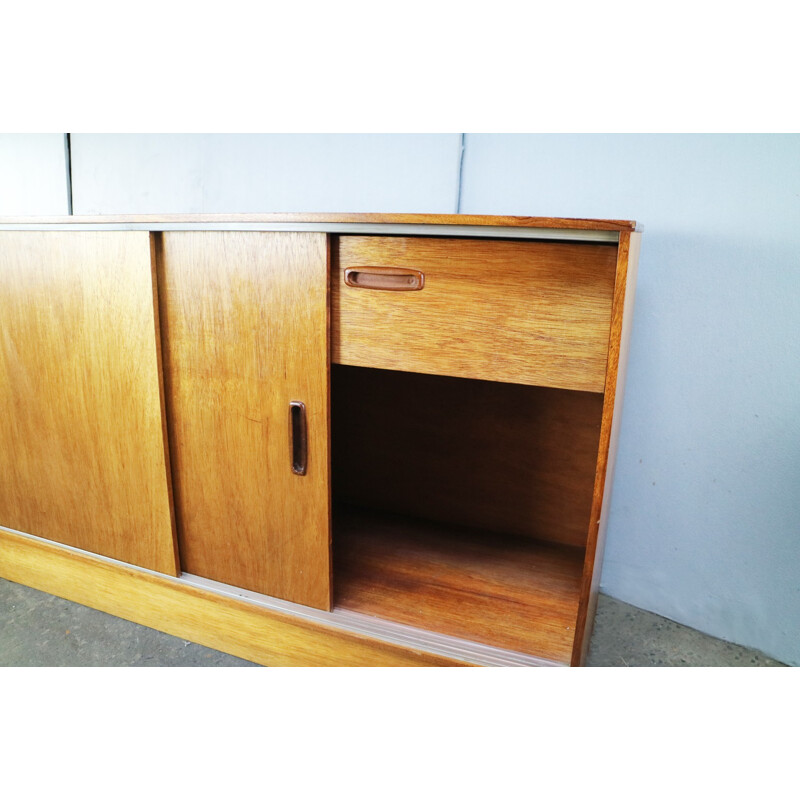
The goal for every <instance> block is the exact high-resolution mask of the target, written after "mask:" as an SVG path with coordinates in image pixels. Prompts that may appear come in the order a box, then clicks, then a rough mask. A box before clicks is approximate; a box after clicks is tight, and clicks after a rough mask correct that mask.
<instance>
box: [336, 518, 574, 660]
mask: <svg viewBox="0 0 800 800" xmlns="http://www.w3.org/2000/svg"><path fill="white" fill-rule="evenodd" d="M334 539H335V541H334V554H335V561H336V566H335V574H336V586H335V603H336V607H337V608H347V609H351V610H353V611H359V612H361V613H365V614H371V615H373V616H376V617H380V618H383V619H390V620H394V621H395V622H401V623H405V624H408V625H413V626H415V627H419V628H423V629H426V630H432V631H436V632H438V633H444V634H448V635H450V636H458V637H463V638H466V639H470V640H472V641H476V642H483V643H485V644H490V645H494V646H496V647H503V648H506V649H509V650H514V651H518V652H522V653H529V654H531V655H535V656H539V657H541V658H546V659H551V660H553V661H557V662H562V663H563V662H568V661H569V658H570V655H571V653H572V644H573V637H574V635H575V619H576V616H577V612H578V598H579V595H580V577H581V568H582V566H583V550H582V549H580V548H575V547H563V546H557V545H548V544H541V543H537V542H532V541H530V540H527V539H523V538H521V537H513V536H509V537H504V538H503V539H502V540H501V541H498V537H497V536H495V535H490V536H485V535H483V534H482V533H481V532H476V531H472V530H465V529H459V528H450V527H447V526H441V525H437V524H435V523H430V522H423V521H418V520H413V519H410V518H404V517H394V516H391V515H385V514H378V513H374V512H372V513H370V512H365V511H360V510H355V509H340V508H339V507H337V508H336V510H335V512H334Z"/></svg>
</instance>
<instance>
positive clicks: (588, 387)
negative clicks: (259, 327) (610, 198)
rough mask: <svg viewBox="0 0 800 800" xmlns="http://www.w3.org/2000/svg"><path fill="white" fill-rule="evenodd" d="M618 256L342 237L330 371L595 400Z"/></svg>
mask: <svg viewBox="0 0 800 800" xmlns="http://www.w3.org/2000/svg"><path fill="white" fill-rule="evenodd" d="M616 253H617V248H616V245H606V244H572V243H562V242H556V243H551V242H520V241H501V240H494V241H487V240H484V239H444V238H442V239H434V238H415V237H389V236H386V237H384V236H342V237H340V238H339V242H338V254H337V255H338V257H337V258H336V260H335V262H334V266H335V269H334V270H333V273H332V298H331V300H332V314H333V318H332V360H333V361H334V362H335V363H339V364H349V365H352V366H361V367H377V368H382V369H393V370H401V371H405V372H422V373H434V374H439V375H453V376H457V377H462V378H479V379H484V380H493V381H504V382H507V383H522V384H533V385H540V386H553V387H557V388H563V389H576V390H582V391H591V392H602V391H603V389H604V382H605V373H606V359H607V353H608V338H609V328H610V323H611V301H612V296H613V292H614V272H615V265H616ZM368 267H375V268H378V269H376V270H375V271H374V272H371V271H370V270H368V269H366V268H368ZM381 268H383V270H385V271H382V270H381ZM387 268H389V270H387ZM391 268H393V269H391ZM348 270H350V271H351V272H350V273H348ZM361 270H363V271H361ZM346 276H347V281H348V282H347V283H346V282H345V278H346ZM348 284H351V285H348ZM374 287H378V288H374ZM383 287H386V288H383ZM387 288H393V289H400V290H394V291H389V290H386V289H387Z"/></svg>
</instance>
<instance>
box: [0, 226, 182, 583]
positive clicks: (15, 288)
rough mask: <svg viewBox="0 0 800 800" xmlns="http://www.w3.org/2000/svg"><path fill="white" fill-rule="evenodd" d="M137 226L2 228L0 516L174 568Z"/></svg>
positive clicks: (153, 346) (154, 331) (148, 259)
mask: <svg viewBox="0 0 800 800" xmlns="http://www.w3.org/2000/svg"><path fill="white" fill-rule="evenodd" d="M153 290H154V273H153V255H152V251H151V241H150V237H149V235H148V234H147V233H138V232H137V233H109V232H74V233H71V232H70V233H56V232H52V233H51V232H48V233H41V232H0V320H1V322H0V476H2V477H1V478H0V524H2V525H5V526H7V527H10V528H14V529H16V530H21V531H25V532H27V533H32V534H35V535H38V536H43V537H45V538H48V539H52V540H54V541H57V542H63V543H65V544H69V545H72V546H74V547H80V548H83V549H85V550H90V551H92V552H95V553H101V554H103V555H107V556H110V557H112V558H116V559H119V560H121V561H127V562H130V563H133V564H138V565H140V566H144V567H148V568H150V569H153V570H158V571H161V572H166V573H170V574H173V575H174V574H176V570H177V560H176V552H175V540H174V535H173V524H172V513H171V498H170V486H169V476H168V468H167V467H168V465H167V462H166V454H165V440H164V430H163V427H162V396H161V392H160V386H159V380H160V370H159V361H158V359H159V347H158V340H157V337H158V324H157V323H158V319H157V309H156V308H155V298H154V293H153Z"/></svg>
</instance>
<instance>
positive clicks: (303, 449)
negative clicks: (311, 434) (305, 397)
mask: <svg viewBox="0 0 800 800" xmlns="http://www.w3.org/2000/svg"><path fill="white" fill-rule="evenodd" d="M289 438H290V439H291V449H292V453H291V457H292V472H294V474H295V475H305V474H306V469H307V466H308V426H307V424H306V407H305V404H304V403H301V402H300V401H299V400H293V401H292V402H291V403H289Z"/></svg>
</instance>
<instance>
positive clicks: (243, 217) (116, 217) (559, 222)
mask: <svg viewBox="0 0 800 800" xmlns="http://www.w3.org/2000/svg"><path fill="white" fill-rule="evenodd" d="M32 221H36V222H37V223H41V224H47V223H53V224H60V225H63V224H71V225H74V224H78V225H80V224H87V223H89V224H91V223H94V222H103V223H110V224H116V223H126V222H145V223H146V222H157V223H162V222H187V223H191V222H200V223H203V222H207V223H212V222H213V223H217V222H237V223H247V222H253V223H278V222H281V223H282V222H290V223H291V222H298V223H303V222H310V223H326V222H331V223H361V222H363V223H371V224H385V225H392V224H394V225H402V224H405V225H487V226H499V227H508V228H561V229H572V230H595V231H627V230H633V229H634V228H635V227H636V223H635V222H633V221H632V220H625V219H566V218H564V217H508V216H487V215H480V214H302V213H289V214H281V213H278V214H109V215H104V216H89V215H87V216H69V217H18V216H17V217H0V225H9V224H11V225H13V224H15V223H22V224H26V223H30V222H32Z"/></svg>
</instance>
